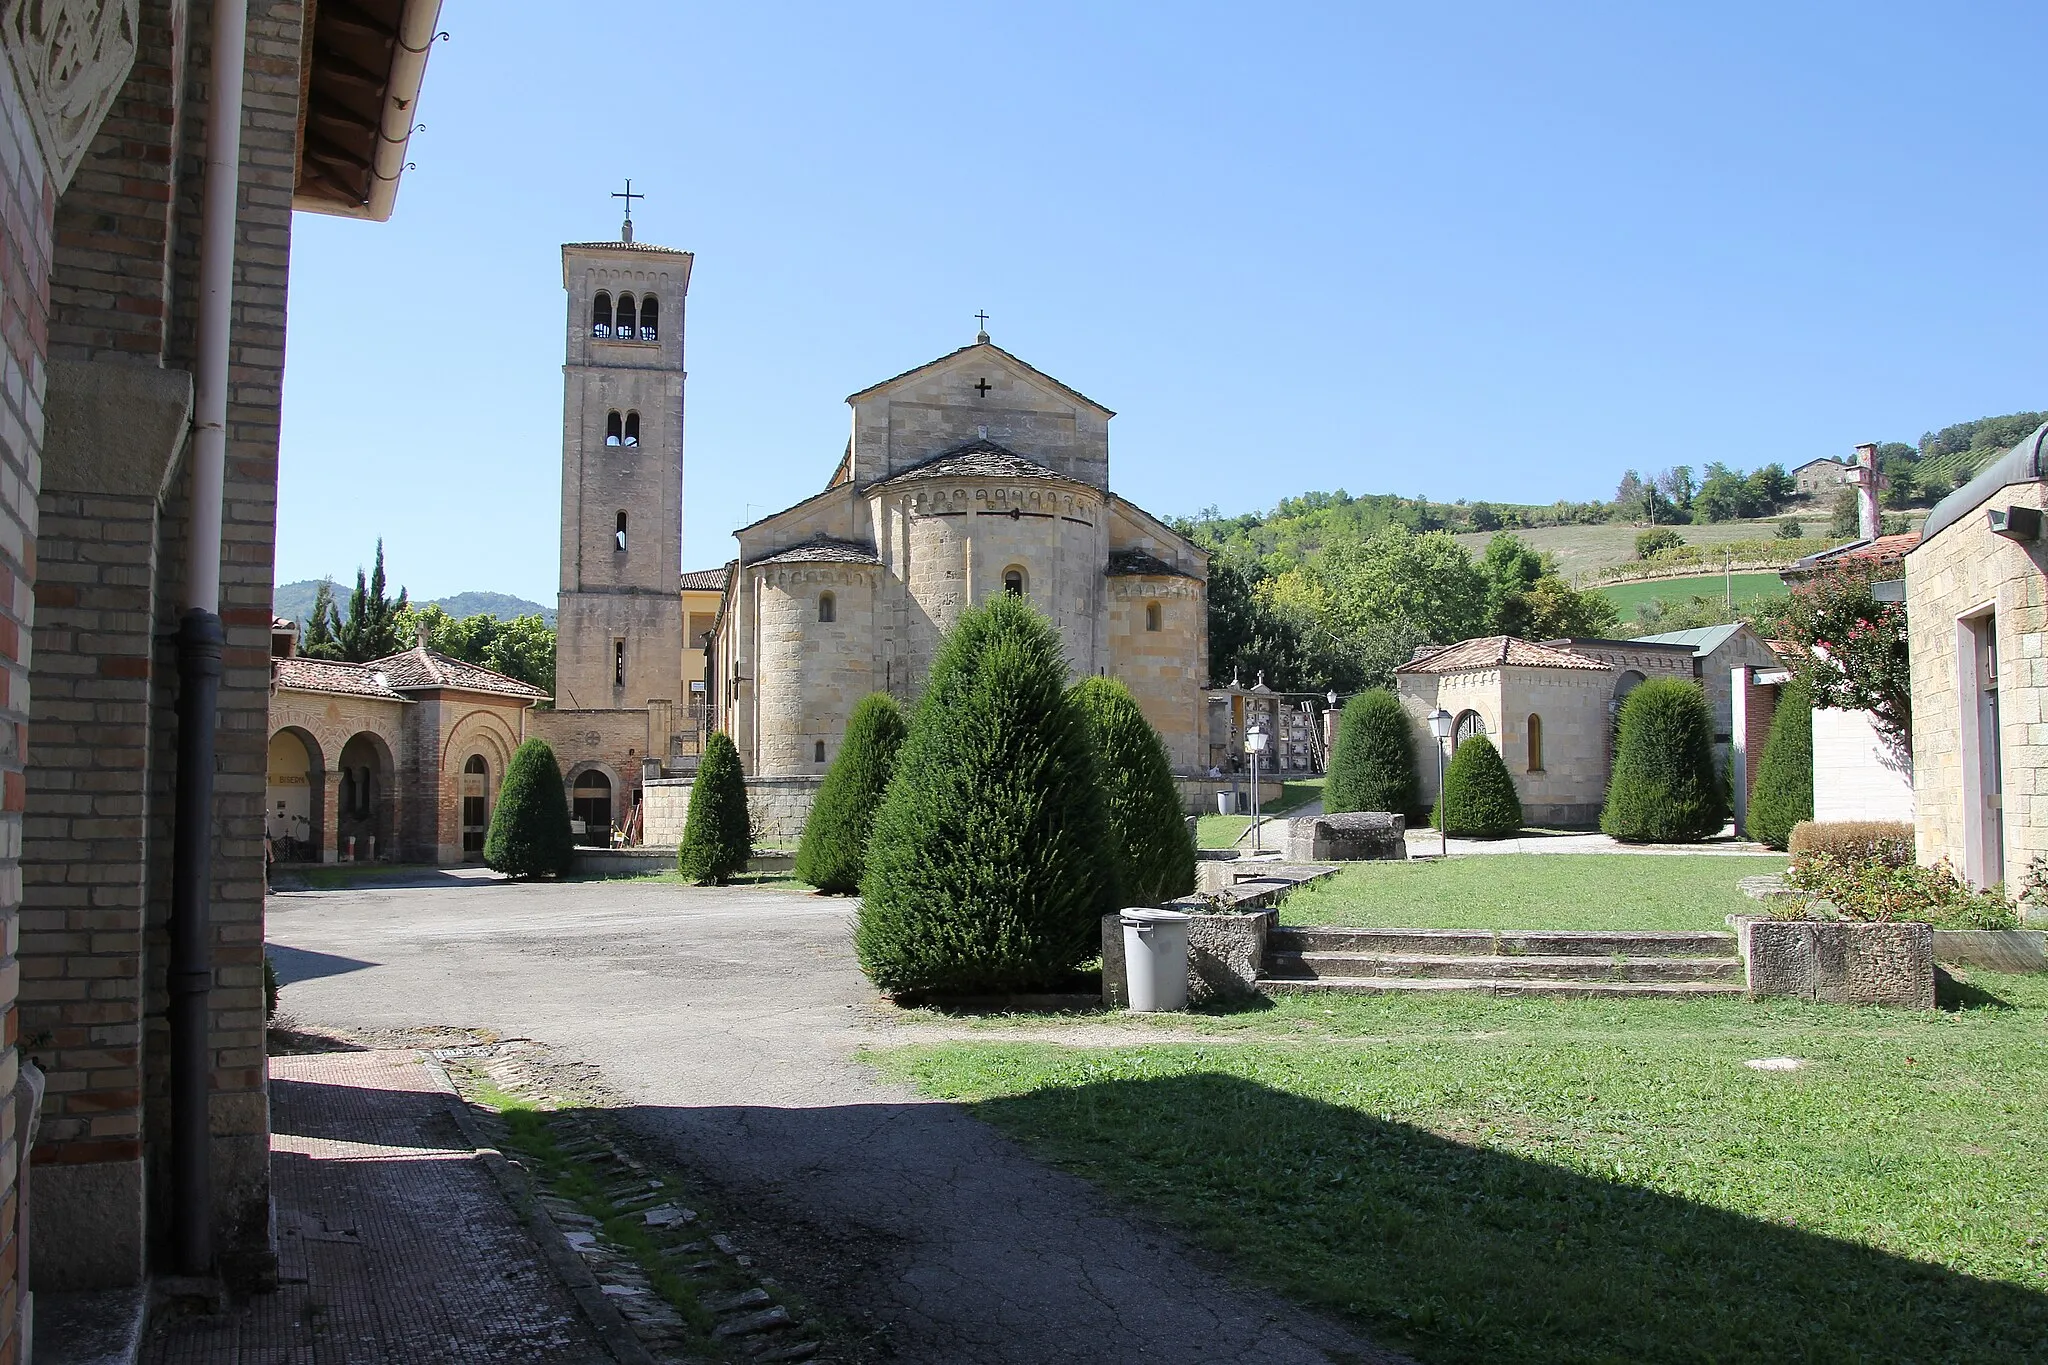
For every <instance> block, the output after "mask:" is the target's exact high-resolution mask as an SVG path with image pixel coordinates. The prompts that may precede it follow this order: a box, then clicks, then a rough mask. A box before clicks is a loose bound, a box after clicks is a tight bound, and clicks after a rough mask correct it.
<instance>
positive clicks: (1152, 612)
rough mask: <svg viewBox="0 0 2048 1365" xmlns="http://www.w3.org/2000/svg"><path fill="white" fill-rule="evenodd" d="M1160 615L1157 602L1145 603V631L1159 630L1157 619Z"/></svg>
mask: <svg viewBox="0 0 2048 1365" xmlns="http://www.w3.org/2000/svg"><path fill="white" fill-rule="evenodd" d="M1161 615H1162V613H1161V611H1160V610H1159V604H1158V603H1157V602H1147V603H1146V604H1145V629H1147V630H1157V629H1159V619H1160V617H1161Z"/></svg>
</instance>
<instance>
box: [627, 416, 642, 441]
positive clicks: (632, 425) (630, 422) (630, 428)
mask: <svg viewBox="0 0 2048 1365" xmlns="http://www.w3.org/2000/svg"><path fill="white" fill-rule="evenodd" d="M626 444H627V445H629V446H637V445H639V444H640V414H639V413H637V412H629V413H627V414H626Z"/></svg>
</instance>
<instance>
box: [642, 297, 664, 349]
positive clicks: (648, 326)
mask: <svg viewBox="0 0 2048 1365" xmlns="http://www.w3.org/2000/svg"><path fill="white" fill-rule="evenodd" d="M660 317H661V304H660V303H659V302H658V301H657V300H656V299H655V297H654V296H653V295H652V294H649V295H648V296H647V297H646V298H644V299H642V300H640V339H641V340H642V341H659V340H660V339H661V325H660Z"/></svg>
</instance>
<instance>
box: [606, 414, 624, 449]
mask: <svg viewBox="0 0 2048 1365" xmlns="http://www.w3.org/2000/svg"><path fill="white" fill-rule="evenodd" d="M625 432H626V428H625V424H624V423H623V422H622V421H621V420H620V418H619V414H617V413H616V412H613V413H607V414H606V415H605V419H604V443H605V444H606V445H608V446H615V445H617V444H618V443H619V442H620V440H621V439H622V438H623V437H624V436H625Z"/></svg>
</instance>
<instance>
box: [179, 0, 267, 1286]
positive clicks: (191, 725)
mask: <svg viewBox="0 0 2048 1365" xmlns="http://www.w3.org/2000/svg"><path fill="white" fill-rule="evenodd" d="M248 26H249V5H248V0H213V78H212V82H211V84H210V86H209V88H208V98H207V110H206V185H205V199H204V205H203V217H202V219H201V225H200V238H199V333H198V355H197V357H196V363H195V364H194V366H193V371H194V373H193V389H194V399H195V402H194V406H193V416H192V503H191V510H190V515H189V518H188V521H187V528H186V533H185V610H184V614H183V615H182V616H181V617H180V619H179V621H178V779H177V806H176V813H175V816H174V824H173V826H172V834H171V926H170V928H171V957H170V972H169V977H170V979H169V983H168V984H169V989H170V1011H169V1021H170V1027H171V1224H172V1237H173V1246H172V1252H173V1257H174V1259H175V1261H176V1264H177V1267H178V1270H179V1271H180V1272H181V1273H183V1274H186V1275H205V1274H207V1273H209V1272H210V1271H211V1270H212V1269H213V1173H212V1169H211V1162H212V1156H213V1152H212V1147H213V1143H212V1138H211V1134H210V1131H209V1124H208V1111H209V1097H210V1093H211V1091H212V1088H213V1048H212V1038H211V1023H212V1020H211V1018H210V1014H211V1009H212V1000H211V996H212V990H213V916H212V904H211V902H212V897H213V765H214V724H215V720H216V717H217V714H218V709H219V699H220V678H221V649H222V646H223V645H224V644H225V642H226V633H225V631H224V630H223V629H222V627H221V619H220V555H221V498H222V493H223V490H224V488H225V486H226V482H227V446H228V425H227V424H228V359H229V343H230V327H231V323H232V318H233V307H232V305H233V292H234V274H235V208H236V202H237V200H238V199H239V197H240V195H239V193H238V191H239V189H240V180H241V162H242V58H243V49H244V47H245V45H246V44H247V42H248Z"/></svg>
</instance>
